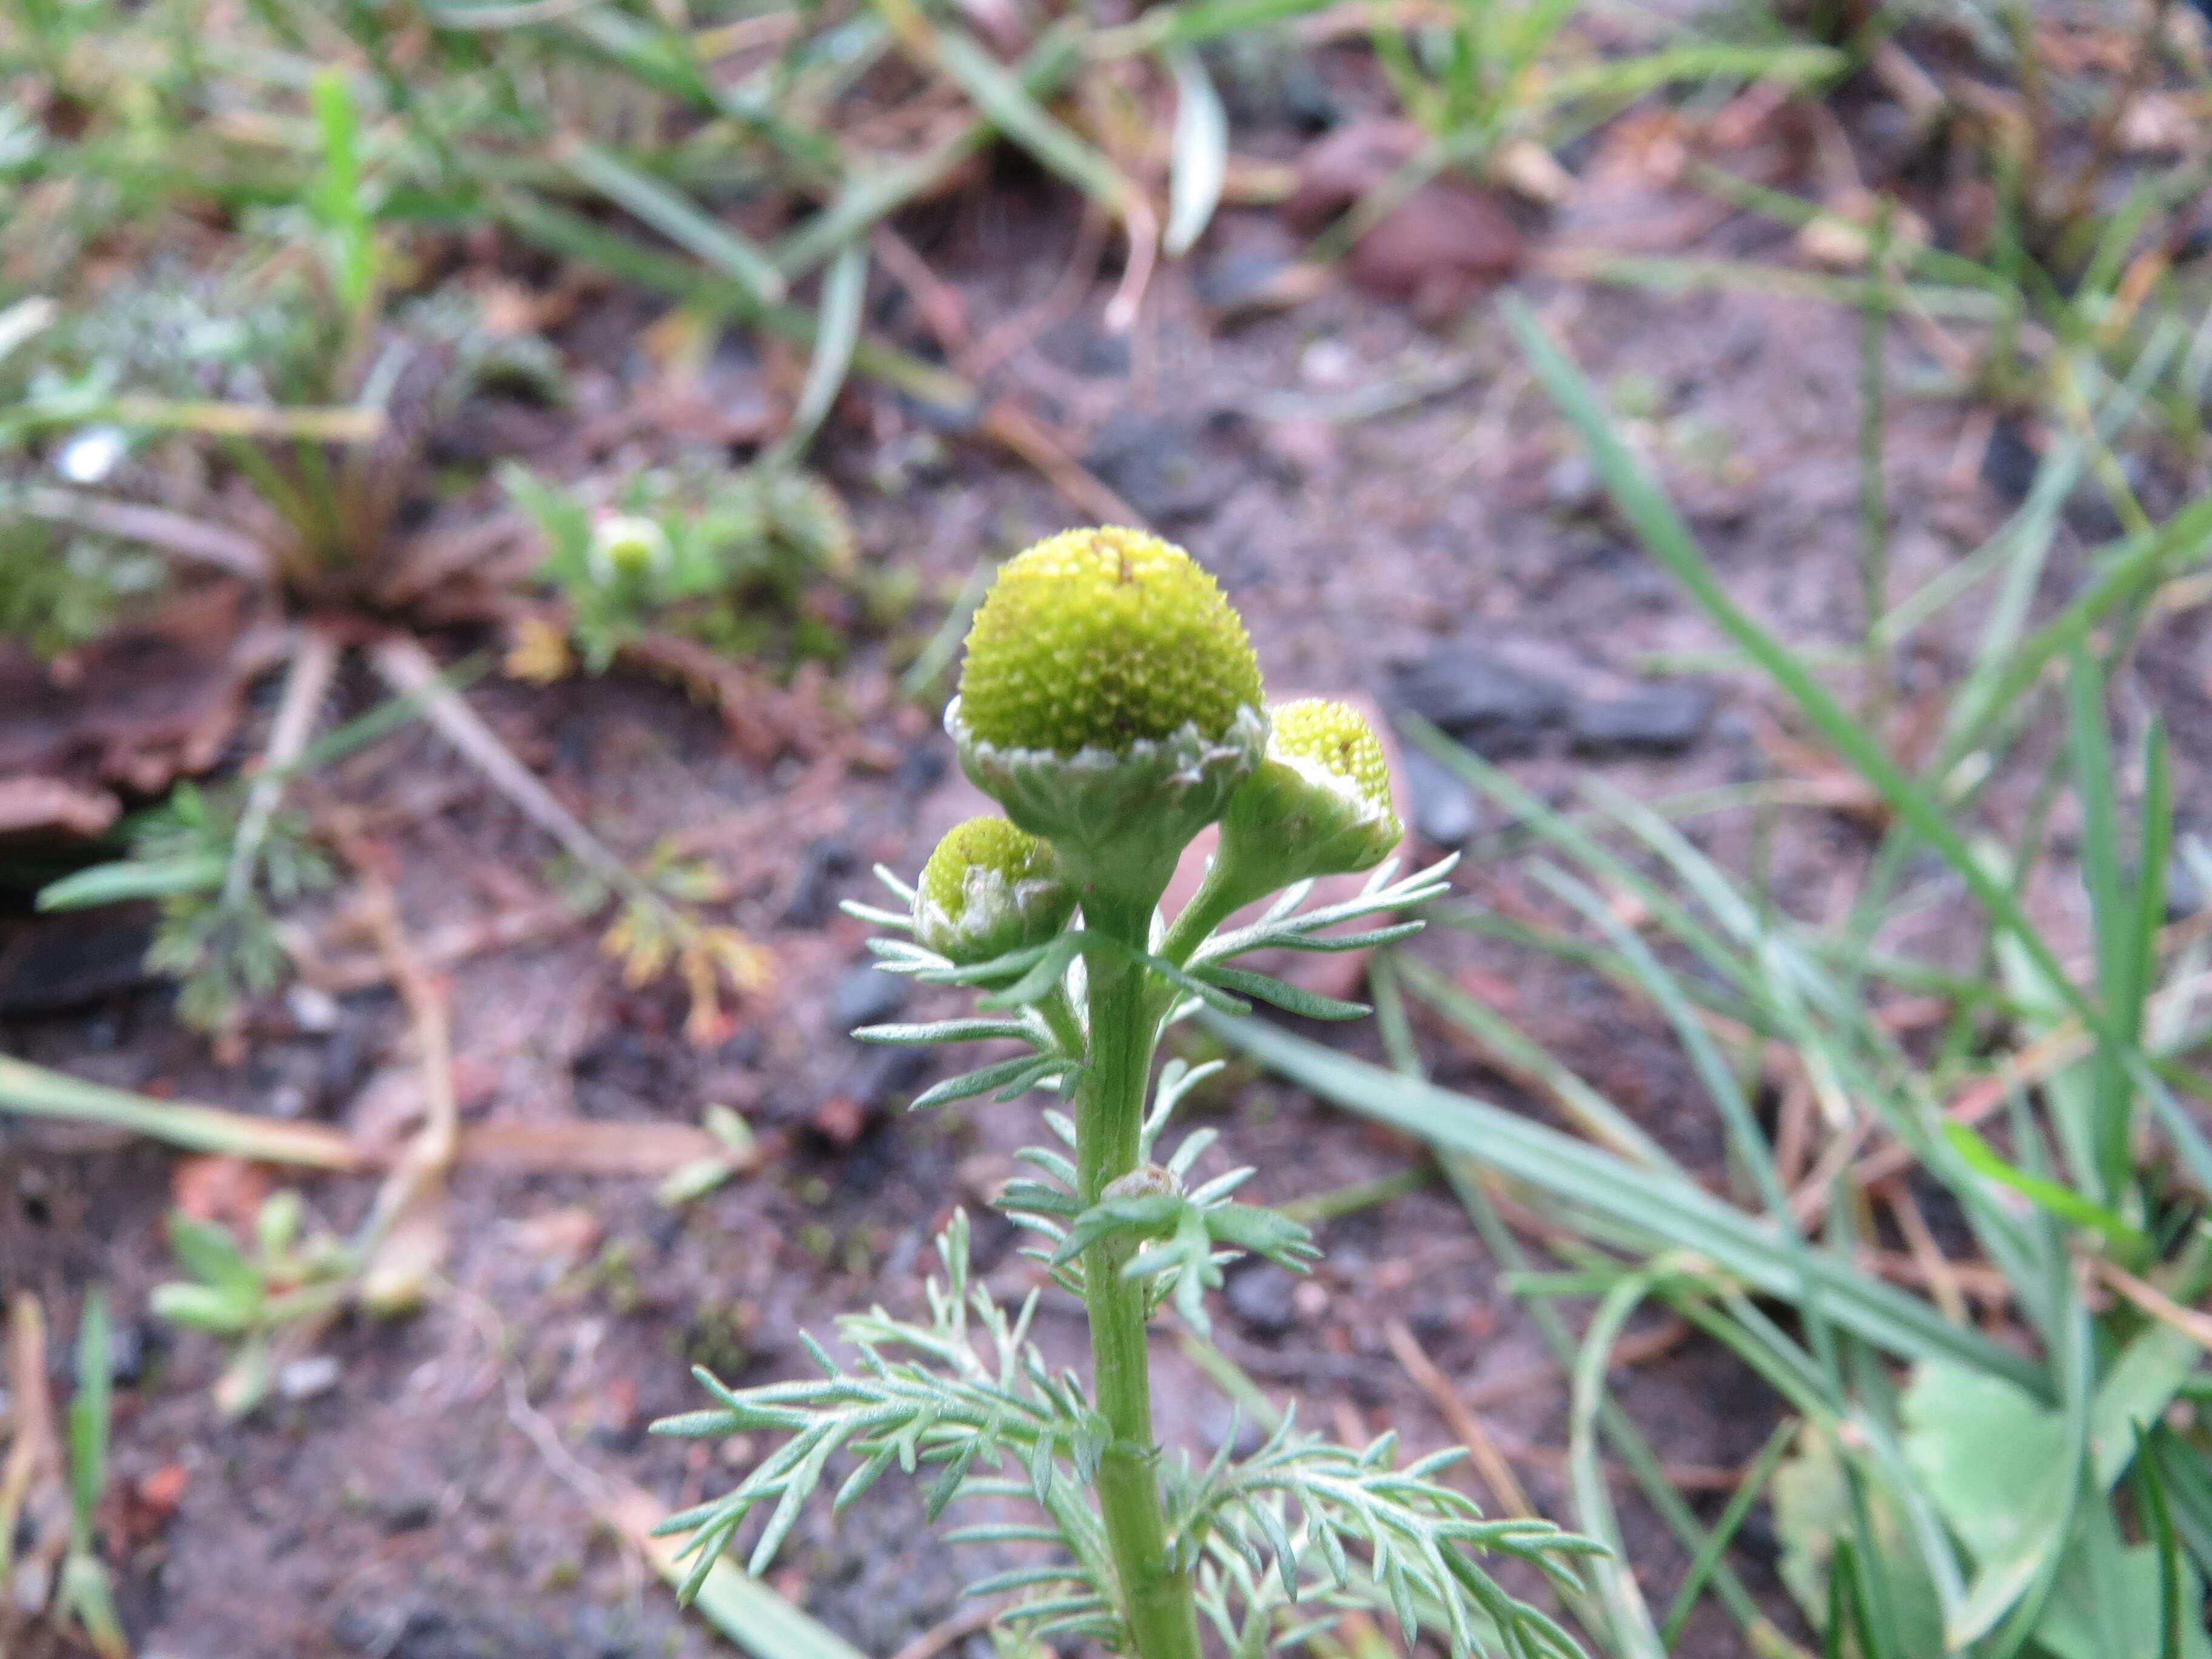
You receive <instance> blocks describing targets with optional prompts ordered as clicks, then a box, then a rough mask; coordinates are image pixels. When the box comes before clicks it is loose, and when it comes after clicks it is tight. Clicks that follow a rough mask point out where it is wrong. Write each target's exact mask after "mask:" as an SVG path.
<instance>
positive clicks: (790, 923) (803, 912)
mask: <svg viewBox="0 0 2212 1659" xmlns="http://www.w3.org/2000/svg"><path fill="white" fill-rule="evenodd" d="M852 867H853V849H852V848H850V847H848V846H847V845H846V844H845V843H844V842H842V841H840V840H838V839H837V838H836V836H816V837H815V838H814V839H813V840H812V841H810V842H807V843H806V845H805V847H803V848H800V849H799V873H798V877H797V879H795V880H794V881H793V883H792V884H791V902H790V903H788V904H787V905H785V906H784V908H783V924H784V926H785V927H820V926H821V925H822V924H823V922H825V921H828V920H829V912H830V908H831V906H830V890H831V887H832V886H833V885H834V884H835V883H836V878H838V877H839V876H842V875H843V874H845V873H846V872H848V871H849V870H850V869H851V868H852Z"/></svg>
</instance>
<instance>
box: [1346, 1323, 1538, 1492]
mask: <svg viewBox="0 0 2212 1659" xmlns="http://www.w3.org/2000/svg"><path fill="white" fill-rule="evenodd" d="M1383 1340H1384V1341H1385V1342H1388V1343H1389V1345H1390V1352H1392V1353H1393V1354H1395V1356H1397V1360H1398V1363H1399V1364H1401V1365H1402V1366H1404V1367H1405V1368H1406V1375H1407V1376H1410V1377H1412V1378H1413V1381H1414V1383H1416V1384H1417V1385H1418V1386H1419V1389H1420V1390H1421V1392H1422V1393H1424V1394H1425V1395H1428V1397H1429V1398H1430V1400H1431V1401H1433V1402H1434V1403H1435V1405H1436V1408H1437V1412H1438V1413H1441V1414H1442V1415H1443V1419H1444V1422H1445V1423H1446V1424H1447V1425H1449V1427H1450V1429H1451V1431H1452V1432H1453V1433H1454V1434H1455V1435H1457V1436H1458V1437H1460V1443H1462V1445H1464V1446H1465V1447H1466V1448H1467V1449H1468V1452H1469V1453H1470V1454H1471V1455H1473V1457H1474V1467H1475V1469H1476V1472H1477V1473H1478V1474H1480V1475H1481V1476H1482V1480H1483V1484H1484V1485H1485V1486H1488V1487H1489V1488H1490V1490H1491V1493H1492V1496H1493V1497H1495V1498H1497V1499H1498V1503H1499V1504H1500V1505H1501V1506H1503V1507H1504V1510H1505V1511H1506V1513H1508V1514H1509V1515H1518V1516H1534V1515H1535V1513H1536V1509H1535V1506H1534V1504H1531V1503H1529V1501H1528V1493H1527V1492H1524V1491H1522V1486H1521V1481H1520V1478H1519V1477H1518V1476H1517V1475H1516V1474H1514V1473H1513V1466H1512V1464H1510V1463H1509V1462H1506V1460H1505V1454H1504V1452H1502V1451H1500V1450H1499V1449H1498V1442H1497V1441H1496V1440H1494V1439H1492V1437H1491V1434H1490V1431H1489V1430H1488V1429H1486V1428H1485V1427H1484V1426H1483V1424H1482V1419H1480V1417H1478V1416H1476V1415H1475V1414H1474V1412H1473V1411H1472V1410H1470V1409H1469V1408H1468V1404H1467V1402H1466V1401H1463V1400H1462V1399H1461V1398H1460V1396H1459V1392H1458V1390H1457V1389H1454V1388H1453V1387H1452V1383H1451V1379H1450V1378H1449V1377H1448V1376H1445V1375H1444V1374H1443V1372H1442V1371H1440V1370H1437V1367H1436V1362H1435V1361H1434V1360H1432V1359H1431V1358H1429V1356H1428V1354H1427V1353H1426V1352H1425V1351H1424V1350H1423V1349H1422V1347H1421V1345H1420V1343H1419V1340H1416V1339H1415V1337H1414V1335H1413V1332H1412V1331H1411V1330H1410V1329H1408V1328H1407V1325H1406V1322H1404V1321H1403V1320H1401V1319H1393V1320H1389V1321H1388V1322H1385V1323H1384V1325H1383Z"/></svg>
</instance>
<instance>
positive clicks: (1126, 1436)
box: [1075, 901, 1199, 1659]
mask: <svg viewBox="0 0 2212 1659" xmlns="http://www.w3.org/2000/svg"><path fill="white" fill-rule="evenodd" d="M1150 908H1151V907H1150V906H1145V907H1143V908H1142V911H1141V912H1140V911H1139V908H1138V907H1136V906H1129V907H1126V908H1124V907H1119V906H1112V905H1109V904H1107V903H1104V902H1096V901H1087V902H1086V903H1085V921H1086V923H1087V925H1089V926H1091V927H1095V928H1097V930H1098V931H1100V932H1101V933H1108V934H1109V935H1111V936H1112V937H1114V938H1115V939H1121V940H1122V941H1123V942H1124V943H1127V944H1133V945H1135V946H1136V948H1137V949H1139V950H1142V949H1143V948H1144V945H1145V942H1146V933H1147V931H1148V929H1149V926H1150V921H1151V918H1150V915H1149V911H1150ZM1146 977H1147V975H1146V970H1145V969H1143V968H1142V967H1140V966H1139V965H1138V963H1135V962H1133V961H1129V960H1127V959H1126V958H1121V957H1112V958H1109V957H1105V956H1103V954H1102V955H1100V956H1095V957H1092V958H1091V1068H1090V1071H1089V1073H1087V1074H1086V1075H1085V1078H1084V1080H1083V1083H1082V1085H1081V1088H1080V1090H1079V1092H1078V1095H1077V1097H1076V1125H1075V1127H1076V1136H1075V1139H1076V1162H1077V1164H1078V1167H1079V1175H1080V1178H1081V1181H1082V1184H1083V1201H1084V1202H1085V1204H1095V1203H1097V1201H1098V1199H1099V1196H1100V1194H1103V1192H1104V1191H1105V1189H1106V1188H1107V1187H1108V1186H1109V1185H1110V1184H1111V1183H1112V1182H1115V1181H1116V1180H1118V1179H1119V1178H1120V1177H1121V1176H1125V1175H1127V1174H1128V1173H1129V1171H1130V1170H1133V1169H1134V1168H1135V1167H1136V1164H1137V1147H1138V1138H1139V1131H1140V1130H1141V1128H1142V1127H1143V1120H1144V1111H1145V1091H1146V1083H1147V1081H1148V1079H1150V1077H1151V1075H1152V1048H1153V1044H1154V1042H1155V1041H1156V1039H1157V1037H1158V1031H1157V1030H1156V1029H1155V1021H1154V1017H1153V1014H1152V1009H1151V1006H1150V1000H1149V999H1148V998H1147V996H1146V989H1147V987H1146ZM1127 1259H1128V1246H1127V1243H1123V1242H1119V1241H1109V1242H1106V1243H1099V1244H1095V1245H1093V1246H1092V1247H1091V1249H1088V1250H1086V1251H1085V1252H1084V1256H1083V1282H1084V1297H1085V1302H1086V1304H1088V1311H1089V1313H1090V1316H1091V1368H1092V1370H1093V1371H1094V1372H1095V1373H1096V1376H1095V1380H1094V1383H1093V1388H1094V1390H1095V1393H1096V1396H1097V1405H1098V1410H1099V1413H1100V1414H1101V1415H1102V1416H1103V1417H1104V1418H1105V1419H1106V1423H1107V1426H1108V1428H1109V1431H1111V1433H1112V1436H1113V1438H1112V1440H1111V1441H1110V1442H1109V1443H1108V1445H1107V1448H1106V1450H1105V1454H1104V1455H1103V1456H1102V1457H1101V1458H1100V1459H1099V1464H1098V1500H1099V1509H1100V1510H1101V1513H1102V1515H1103V1518H1104V1521H1105V1523H1106V1540H1107V1543H1108V1546H1109V1548H1110V1549H1111V1550H1112V1552H1113V1555H1114V1571H1115V1574H1116V1576H1117V1577H1119V1578H1120V1580H1121V1601H1122V1611H1123V1613H1125V1614H1126V1615H1127V1619H1128V1623H1129V1635H1130V1642H1131V1646H1132V1649H1133V1654H1134V1656H1135V1659H1199V1641H1198V1609H1197V1604H1196V1603H1195V1601H1194V1600H1193V1599H1192V1594H1191V1578H1190V1575H1189V1574H1188V1572H1177V1571H1173V1570H1171V1569H1170V1566H1169V1565H1168V1559H1167V1526H1166V1522H1165V1521H1164V1518H1163V1517H1162V1515H1161V1512H1160V1495H1159V1485H1158V1480H1157V1478H1156V1476H1155V1474H1154V1472H1153V1470H1154V1464H1155V1462H1156V1460H1157V1457H1158V1448H1157V1446H1156V1445H1155V1443H1154V1442H1153V1439H1152V1376H1151V1368H1150V1362H1149V1356H1148V1355H1147V1353H1146V1347H1145V1322H1146V1307H1145V1289H1144V1286H1143V1285H1139V1284H1136V1283H1133V1282H1132V1281H1131V1280H1129V1279H1124V1278H1123V1277H1122V1276H1121V1267H1122V1264H1123V1263H1124V1262H1125V1261H1127Z"/></svg>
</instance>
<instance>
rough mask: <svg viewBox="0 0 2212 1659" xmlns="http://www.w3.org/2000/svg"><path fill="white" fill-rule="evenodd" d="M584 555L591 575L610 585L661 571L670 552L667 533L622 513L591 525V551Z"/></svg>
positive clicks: (638, 518)
mask: <svg viewBox="0 0 2212 1659" xmlns="http://www.w3.org/2000/svg"><path fill="white" fill-rule="evenodd" d="M586 557H587V559H588V561H589V562H590V565H591V569H592V574H593V575H594V576H596V577H598V578H599V580H601V581H603V582H611V581H616V580H623V579H635V578H637V577H640V576H644V575H647V574H650V573H653V572H655V571H661V570H665V569H666V568H668V562H669V559H670V558H671V549H670V547H669V544H668V532H666V531H665V530H663V529H662V528H661V527H660V526H659V525H658V524H657V523H655V522H654V521H653V520H651V519H647V518H640V517H638V516H636V515H635V514H632V513H622V514H617V516H615V517H612V518H605V519H602V520H599V523H598V524H597V525H595V526H592V546H591V551H590V552H589V554H587V555H586Z"/></svg>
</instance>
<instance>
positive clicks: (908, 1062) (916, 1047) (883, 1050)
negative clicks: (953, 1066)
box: [848, 1042, 934, 1111]
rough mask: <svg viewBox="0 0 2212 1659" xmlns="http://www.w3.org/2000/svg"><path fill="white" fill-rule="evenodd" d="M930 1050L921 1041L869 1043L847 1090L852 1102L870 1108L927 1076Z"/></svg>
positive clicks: (903, 1092) (906, 1091) (908, 1091)
mask: <svg viewBox="0 0 2212 1659" xmlns="http://www.w3.org/2000/svg"><path fill="white" fill-rule="evenodd" d="M933 1058H934V1056H933V1053H932V1051H931V1050H929V1049H927V1048H923V1047H922V1046H921V1044H920V1043H915V1042H893V1043H885V1044H882V1045H879V1046H872V1047H870V1048H869V1049H868V1052H867V1053H866V1054H865V1055H864V1056H863V1057H862V1058H861V1060H860V1065H859V1066H857V1067H856V1068H855V1069H854V1076H853V1086H852V1088H851V1089H850V1091H848V1092H849V1094H850V1096H851V1097H852V1101H853V1103H854V1105H856V1106H859V1107H860V1108H862V1109H864V1110H871V1111H872V1110H873V1109H875V1108H877V1107H878V1106H881V1105H884V1103H887V1102H889V1101H890V1100H893V1099H895V1098H896V1097H899V1096H902V1095H910V1094H912V1093H913V1092H914V1085H915V1084H917V1083H919V1082H921V1080H922V1079H923V1078H925V1077H927V1076H928V1075H929V1067H930V1062H931V1060H933Z"/></svg>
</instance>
